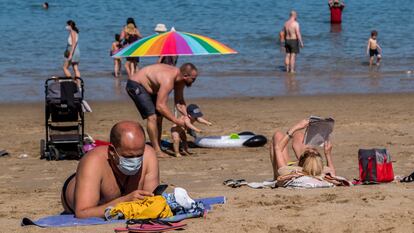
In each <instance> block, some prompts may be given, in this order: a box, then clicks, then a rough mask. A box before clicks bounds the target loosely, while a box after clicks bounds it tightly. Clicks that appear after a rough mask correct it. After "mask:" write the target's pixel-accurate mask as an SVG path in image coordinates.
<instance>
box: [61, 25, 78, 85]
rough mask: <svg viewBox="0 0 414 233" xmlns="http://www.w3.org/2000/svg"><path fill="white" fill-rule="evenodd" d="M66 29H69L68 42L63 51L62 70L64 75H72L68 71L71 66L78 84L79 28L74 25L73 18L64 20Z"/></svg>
mask: <svg viewBox="0 0 414 233" xmlns="http://www.w3.org/2000/svg"><path fill="white" fill-rule="evenodd" d="M66 30H68V31H69V37H68V44H67V46H66V51H65V54H64V55H65V62H64V64H63V72H64V73H65V76H66V77H72V74H71V73H70V71H69V66H72V68H73V72H74V73H75V81H76V82H77V83H78V85H80V83H79V81H78V80H77V79H78V78H80V76H81V75H80V72H79V61H80V51H79V43H78V41H79V29H78V28H77V27H76V24H75V22H74V21H73V20H68V21H67V22H66Z"/></svg>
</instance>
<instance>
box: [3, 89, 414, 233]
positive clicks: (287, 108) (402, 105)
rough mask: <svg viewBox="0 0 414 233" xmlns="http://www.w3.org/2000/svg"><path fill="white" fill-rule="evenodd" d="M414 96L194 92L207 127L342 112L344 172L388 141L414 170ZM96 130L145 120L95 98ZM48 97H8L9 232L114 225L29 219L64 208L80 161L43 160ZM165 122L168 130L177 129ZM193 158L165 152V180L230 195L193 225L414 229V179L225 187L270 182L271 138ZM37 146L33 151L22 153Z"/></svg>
mask: <svg viewBox="0 0 414 233" xmlns="http://www.w3.org/2000/svg"><path fill="white" fill-rule="evenodd" d="M413 99H414V94H381V95H326V96H298V97H269V98H248V97H244V98H227V99H190V100H187V102H188V103H197V104H198V105H200V107H201V108H202V110H203V112H204V114H205V116H206V117H207V118H208V119H210V120H211V121H212V122H213V123H214V125H213V126H211V127H204V126H201V127H202V128H203V129H204V130H205V135H224V134H229V133H233V132H236V133H237V132H241V131H245V130H249V131H253V132H255V133H257V134H263V135H265V136H266V137H268V138H270V137H271V135H272V133H273V132H274V130H275V129H276V128H280V129H281V130H283V131H285V130H287V129H288V127H290V126H292V125H293V124H294V123H296V122H297V121H299V120H301V119H303V118H306V117H308V116H309V115H320V116H332V117H333V118H335V120H336V125H335V129H334V135H333V144H334V148H333V159H334V163H335V165H336V168H337V174H338V175H341V176H344V177H346V178H348V179H350V180H352V179H353V178H358V163H357V151H358V149H359V148H373V147H380V148H382V147H386V148H387V149H388V150H389V151H390V153H391V156H392V159H393V161H394V163H393V166H394V173H395V174H396V175H408V174H410V173H411V172H412V171H413V170H414V156H413V151H414V121H413V120H412V119H413V115H414V108H413V107H412V100H413ZM90 105H91V107H92V108H93V113H90V114H87V115H86V133H88V134H90V135H91V136H92V137H94V138H95V139H101V140H108V135H109V130H110V128H111V126H112V125H113V124H114V123H115V122H118V121H120V120H125V119H129V120H139V121H140V122H142V121H141V118H140V117H139V115H138V113H137V110H136V109H135V107H134V106H133V104H132V102H131V101H129V100H128V101H122V102H91V103H90ZM43 106H44V105H43V103H35V104H0V110H1V111H0V116H1V119H2V132H3V136H2V140H1V141H0V149H6V150H8V151H9V152H10V154H11V155H10V156H6V157H1V158H0V160H1V163H0V232H113V228H114V227H116V226H118V225H101V226H88V227H73V228H54V229H41V228H38V227H20V221H21V219H22V218H23V217H31V218H34V219H37V218H40V217H43V216H47V215H54V214H58V213H60V212H61V211H62V208H61V203H60V190H61V187H62V184H63V182H64V180H65V178H66V177H67V176H69V175H70V174H72V173H73V172H74V171H75V169H76V164H77V161H44V160H40V159H39V140H40V139H41V138H44V111H43V109H44V107H43ZM170 126H171V124H170V123H169V122H165V123H164V137H167V135H168V132H169V127H170ZM192 152H194V153H195V154H194V155H193V156H191V157H182V158H167V159H161V160H160V175H161V181H162V182H163V183H167V184H169V185H170V188H169V189H168V190H169V191H171V190H172V189H171V188H172V187H183V188H185V189H187V190H188V191H189V194H190V195H191V196H192V197H195V198H198V197H210V196H219V195H224V196H226V198H227V203H226V204H224V205H219V206H215V207H214V209H213V211H211V212H210V213H209V214H208V215H207V216H206V218H200V219H192V220H187V221H186V223H187V224H188V226H187V229H186V231H185V232H413V230H414V220H413V214H414V184H413V183H409V184H401V183H390V184H383V185H371V186H355V187H346V188H345V187H336V188H330V189H313V190H289V189H284V188H277V189H262V190H254V189H250V188H248V187H241V188H237V189H232V188H229V187H226V186H224V185H222V182H223V181H224V180H226V179H229V178H244V179H246V180H247V181H263V180H266V179H269V178H271V177H272V170H271V165H270V162H269V155H268V145H266V146H265V147H260V148H237V149H198V148H197V149H192ZM21 154H27V155H28V157H27V158H20V157H21V156H20V155H21Z"/></svg>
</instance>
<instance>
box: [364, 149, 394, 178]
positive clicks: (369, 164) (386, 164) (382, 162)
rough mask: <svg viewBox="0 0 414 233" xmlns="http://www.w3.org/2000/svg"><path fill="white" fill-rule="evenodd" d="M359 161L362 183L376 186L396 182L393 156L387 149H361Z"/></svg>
mask: <svg viewBox="0 0 414 233" xmlns="http://www.w3.org/2000/svg"><path fill="white" fill-rule="evenodd" d="M358 161H359V177H360V182H361V183H363V184H372V183H374V184H375V183H385V182H391V181H393V180H394V171H393V169H392V162H391V155H390V154H389V153H388V152H387V150H386V149H375V148H374V149H359V151H358Z"/></svg>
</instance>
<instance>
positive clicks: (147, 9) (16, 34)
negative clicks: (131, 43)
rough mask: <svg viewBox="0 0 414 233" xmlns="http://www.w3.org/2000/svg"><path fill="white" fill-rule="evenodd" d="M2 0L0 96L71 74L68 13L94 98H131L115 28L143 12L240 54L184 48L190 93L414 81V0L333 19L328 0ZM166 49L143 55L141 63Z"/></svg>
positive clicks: (325, 89) (358, 6) (356, 5)
mask: <svg viewBox="0 0 414 233" xmlns="http://www.w3.org/2000/svg"><path fill="white" fill-rule="evenodd" d="M42 2H43V1H34V0H14V1H7V0H1V1H0V32H1V43H0V51H1V53H0V100H1V101H2V102H10V101H39V100H42V98H44V80H45V79H46V78H48V77H50V76H52V75H57V76H62V75H63V71H62V65H63V52H64V50H65V47H66V43H67V37H68V32H67V31H66V30H65V26H66V21H67V20H69V19H72V20H74V21H75V22H76V24H77V26H78V28H79V30H80V33H79V47H80V51H81V62H80V65H79V68H80V72H81V76H82V78H83V79H84V80H85V94H86V97H87V98H88V99H99V100H113V99H120V98H121V99H122V98H126V97H125V96H126V95H125V91H124V86H125V81H126V79H127V77H126V75H125V74H124V75H123V77H122V78H121V79H117V80H116V79H114V78H113V76H112V71H113V60H112V58H111V57H110V56H109V50H110V47H111V43H112V42H113V38H114V34H115V33H120V31H121V29H122V27H123V25H124V24H125V21H126V19H127V18H128V17H133V18H134V19H135V22H136V23H137V26H138V28H139V30H140V31H141V33H142V34H143V36H149V35H152V34H153V33H154V31H153V29H154V27H155V25H156V24H157V23H164V24H166V25H167V27H168V28H171V27H175V28H176V30H178V31H184V32H191V33H196V34H201V35H205V36H208V37H211V38H213V39H216V40H218V41H220V42H222V43H224V44H226V45H228V46H229V47H231V48H233V49H235V50H237V51H238V54H236V55H222V56H220V55H211V56H191V57H180V58H179V64H182V63H184V62H193V63H194V64H195V65H196V66H197V67H198V68H199V70H200V72H199V78H198V79H197V81H196V83H195V84H194V85H193V87H191V88H189V89H186V96H188V97H226V96H277V95H317V94H327V93H385V92H387V93H388V92H413V91H414V65H413V64H414V42H413V39H414V37H413V31H414V12H413V11H414V10H413V8H414V1H403V0H393V1H390V0H378V1H374V2H373V1H368V0H349V1H346V2H345V3H346V7H345V10H344V12H343V16H342V19H343V22H342V24H341V25H331V24H330V22H329V19H330V12H329V8H328V5H327V1H319V0H318V1H316V0H312V1H311V0H297V1H293V0H260V1H259V0H239V1H219V0H204V1H195V0H180V1H172V0H153V1H131V0H129V1H107V0H94V1H82V0H65V1H49V6H50V8H49V9H48V10H44V9H43V8H42V7H41V4H42ZM291 10H295V11H297V13H298V22H299V23H300V28H301V31H302V36H303V41H304V44H305V47H304V48H303V49H301V52H300V54H299V55H298V58H297V73H296V74H294V75H291V74H289V75H288V74H286V73H285V72H284V71H283V65H284V53H283V51H281V50H280V45H279V43H278V33H279V31H280V30H281V29H282V27H283V23H284V22H285V21H286V20H287V19H288V18H289V12H290V11H291ZM374 29H375V30H377V31H378V32H379V35H378V42H379V44H380V45H381V47H382V48H383V62H382V64H381V66H380V67H374V68H372V69H370V68H369V67H368V59H369V57H367V55H366V46H367V40H368V38H369V36H370V32H371V30H374ZM156 59H157V58H141V63H140V66H145V65H149V64H153V63H155V62H156Z"/></svg>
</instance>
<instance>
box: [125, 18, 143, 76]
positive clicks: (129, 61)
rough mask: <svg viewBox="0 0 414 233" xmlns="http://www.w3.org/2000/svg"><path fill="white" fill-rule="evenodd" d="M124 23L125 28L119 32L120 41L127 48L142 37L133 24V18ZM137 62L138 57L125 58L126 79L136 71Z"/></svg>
mask: <svg viewBox="0 0 414 233" xmlns="http://www.w3.org/2000/svg"><path fill="white" fill-rule="evenodd" d="M126 23H127V24H126V26H125V27H124V28H123V30H122V32H121V40H123V41H124V43H123V45H124V46H128V45H130V44H132V43H134V42H135V41H137V40H139V39H140V38H142V35H141V33H140V32H139V30H138V28H137V25H136V24H135V20H134V19H133V18H128V19H127V22H126ZM138 62H139V58H138V57H127V58H126V62H125V70H126V71H127V74H128V77H131V76H132V75H133V74H134V73H135V72H136V71H137V66H138Z"/></svg>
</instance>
